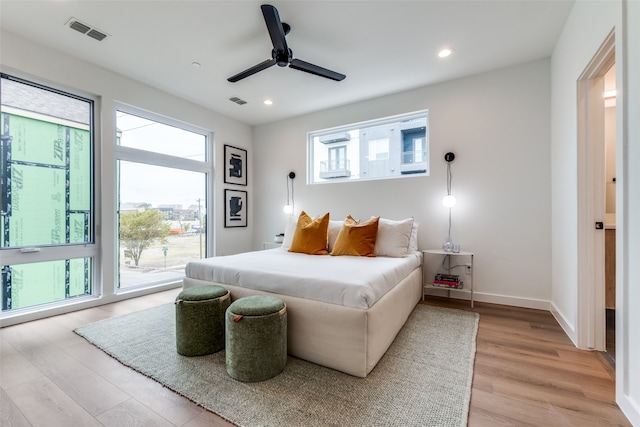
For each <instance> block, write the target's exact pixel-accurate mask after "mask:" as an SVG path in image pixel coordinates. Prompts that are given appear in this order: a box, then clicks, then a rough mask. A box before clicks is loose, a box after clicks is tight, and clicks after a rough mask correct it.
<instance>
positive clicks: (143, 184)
mask: <svg viewBox="0 0 640 427" xmlns="http://www.w3.org/2000/svg"><path fill="white" fill-rule="evenodd" d="M116 128H117V147H116V156H117V176H118V182H117V188H118V225H119V227H118V229H119V232H118V242H119V257H118V272H119V275H118V277H119V281H118V287H119V288H120V289H121V290H124V289H131V288H138V287H148V286H155V285H161V284H166V283H171V282H176V281H179V280H182V278H183V277H184V267H185V265H186V264H187V262H189V261H190V260H193V259H199V258H204V257H206V256H207V236H208V233H207V232H206V231H207V224H208V223H209V222H208V221H207V218H208V217H207V212H208V211H210V210H209V209H208V206H207V200H209V198H208V197H207V194H208V193H207V189H208V188H209V186H208V185H207V183H208V179H209V177H210V176H211V174H210V172H211V166H210V162H209V161H208V160H207V159H208V153H209V151H210V150H209V144H210V135H209V134H208V133H207V132H205V131H203V130H200V129H194V128H192V127H190V126H187V125H185V124H181V123H176V122H173V121H170V120H168V119H166V118H158V117H155V116H154V115H152V114H149V113H145V112H138V111H136V110H134V109H131V108H126V109H125V108H122V109H120V110H118V111H117V114H116Z"/></svg>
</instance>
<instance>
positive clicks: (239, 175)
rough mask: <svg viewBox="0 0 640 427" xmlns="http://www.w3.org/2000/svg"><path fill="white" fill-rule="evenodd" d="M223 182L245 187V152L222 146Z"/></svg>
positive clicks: (229, 146) (240, 149) (236, 148)
mask: <svg viewBox="0 0 640 427" xmlns="http://www.w3.org/2000/svg"><path fill="white" fill-rule="evenodd" d="M224 182H225V184H236V185H247V150H243V149H242V148H238V147H233V146H231V145H225V146H224Z"/></svg>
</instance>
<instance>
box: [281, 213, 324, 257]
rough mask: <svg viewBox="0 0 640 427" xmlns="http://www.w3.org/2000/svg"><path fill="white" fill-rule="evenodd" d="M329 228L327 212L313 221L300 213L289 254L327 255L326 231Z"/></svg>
mask: <svg viewBox="0 0 640 427" xmlns="http://www.w3.org/2000/svg"><path fill="white" fill-rule="evenodd" d="M328 228H329V212H327V213H326V214H324V216H323V217H321V218H317V219H315V220H314V219H313V218H311V217H310V216H309V215H308V214H307V213H306V212H304V211H302V212H301V213H300V216H299V217H298V224H297V225H296V231H295V233H294V234H293V241H292V242H291V247H290V248H289V252H300V253H303V254H309V255H327V254H328V253H329V251H327V229H328Z"/></svg>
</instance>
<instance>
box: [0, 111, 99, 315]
mask: <svg viewBox="0 0 640 427" xmlns="http://www.w3.org/2000/svg"><path fill="white" fill-rule="evenodd" d="M1 118H2V123H1V125H2V168H3V174H4V175H5V177H7V179H8V180H7V182H10V183H11V185H10V186H5V191H4V192H3V194H2V198H3V201H2V211H3V216H2V221H1V224H2V225H1V227H2V229H1V236H2V237H1V239H2V247H4V248H10V247H24V246H43V245H64V244H73V243H88V242H90V240H91V237H90V223H91V221H90V214H91V136H90V132H89V130H88V129H82V127H83V125H78V126H79V127H77V128H76V127H73V126H70V125H67V124H60V123H55V122H52V121H46V120H39V119H36V118H31V117H24V116H21V115H17V114H10V113H6V112H3V113H2V115H1ZM9 179H10V181H9ZM90 273H91V265H90V260H89V259H84V258H81V259H71V260H60V261H50V262H39V263H32V264H19V265H12V266H3V271H2V281H3V295H2V297H3V301H2V307H3V310H6V309H15V308H22V307H28V306H32V305H36V304H42V303H47V302H53V301H59V300H63V299H65V298H70V297H74V296H79V295H85V294H90V293H91V289H90V280H89V278H90Z"/></svg>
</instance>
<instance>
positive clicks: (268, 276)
mask: <svg viewBox="0 0 640 427" xmlns="http://www.w3.org/2000/svg"><path fill="white" fill-rule="evenodd" d="M421 261H422V260H421V253H420V252H414V253H411V254H409V255H407V256H406V257H403V258H388V257H372V258H368V257H355V256H330V255H307V254H301V253H292V252H288V251H287V250H285V249H281V248H277V249H270V250H266V251H256V252H245V253H241V254H237V255H228V256H220V257H213V258H206V259H202V260H198V261H191V262H189V263H188V264H187V267H186V276H187V277H190V278H193V279H200V280H204V281H208V282H216V283H222V284H228V285H234V286H240V287H246V288H251V289H256V290H261V291H266V292H273V293H276V294H282V295H290V296H295V297H300V298H305V299H312V300H317V301H322V302H327V303H332V304H339V305H343V306H347V307H354V308H363V309H367V308H369V307H371V306H373V304H375V302H376V301H378V299H380V298H381V297H382V296H384V295H385V294H386V293H387V292H388V291H389V290H390V289H392V288H393V287H394V286H395V285H396V284H398V283H399V282H400V281H402V280H403V279H404V278H406V277H407V276H408V275H409V274H410V273H411V272H412V271H413V270H415V269H416V268H418V267H419V266H420V265H421Z"/></svg>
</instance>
